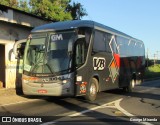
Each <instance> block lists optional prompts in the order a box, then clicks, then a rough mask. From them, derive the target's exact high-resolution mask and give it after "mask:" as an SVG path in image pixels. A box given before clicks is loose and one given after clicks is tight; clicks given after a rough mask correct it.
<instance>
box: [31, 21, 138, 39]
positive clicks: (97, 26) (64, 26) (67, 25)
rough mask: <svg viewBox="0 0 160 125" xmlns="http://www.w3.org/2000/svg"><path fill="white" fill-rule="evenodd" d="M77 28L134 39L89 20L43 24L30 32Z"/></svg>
mask: <svg viewBox="0 0 160 125" xmlns="http://www.w3.org/2000/svg"><path fill="white" fill-rule="evenodd" d="M79 27H90V28H95V29H98V30H100V31H106V32H109V33H112V34H115V35H119V36H123V37H127V38H129V39H134V40H138V39H135V38H133V37H131V36H129V35H127V34H125V33H123V32H120V31H118V30H115V29H113V28H111V27H108V26H105V25H103V24H100V23H97V22H95V21H91V20H73V21H64V22H55V23H50V24H45V25H42V26H38V27H36V28H34V29H33V30H32V31H31V32H32V33H33V32H45V31H58V30H68V29H75V28H79ZM138 41H141V40H138Z"/></svg>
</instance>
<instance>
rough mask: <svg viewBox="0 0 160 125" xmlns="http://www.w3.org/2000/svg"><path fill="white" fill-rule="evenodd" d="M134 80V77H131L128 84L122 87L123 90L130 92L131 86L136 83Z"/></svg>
mask: <svg viewBox="0 0 160 125" xmlns="http://www.w3.org/2000/svg"><path fill="white" fill-rule="evenodd" d="M135 81H136V80H135V79H131V80H130V82H129V85H128V86H126V87H123V90H124V91H126V92H132V91H133V88H134V87H135V85H136V83H135Z"/></svg>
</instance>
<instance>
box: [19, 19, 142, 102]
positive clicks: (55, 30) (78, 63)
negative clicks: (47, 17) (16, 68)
mask: <svg viewBox="0 0 160 125" xmlns="http://www.w3.org/2000/svg"><path fill="white" fill-rule="evenodd" d="M144 70H145V49H144V43H143V42H142V41H141V40H138V39H135V38H133V37H131V36H129V35H127V34H125V33H122V32H120V31H118V30H115V29H113V28H110V27H108V26H105V25H102V24H100V23H97V22H94V21H90V20H74V21H64V22H55V23H50V24H45V25H42V26H39V27H36V28H34V29H33V30H32V31H31V34H30V35H29V37H28V39H27V42H26V45H25V50H24V56H23V74H22V89H23V93H24V94H25V95H43V96H85V97H86V99H87V100H90V101H94V100H95V99H96V96H97V93H98V92H101V91H105V90H109V89H115V88H123V90H125V91H127V92H131V91H132V89H133V88H134V87H135V85H136V84H140V83H142V82H143V76H144Z"/></svg>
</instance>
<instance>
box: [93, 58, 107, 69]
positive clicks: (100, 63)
mask: <svg viewBox="0 0 160 125" xmlns="http://www.w3.org/2000/svg"><path fill="white" fill-rule="evenodd" d="M105 64H106V60H105V58H102V57H94V58H93V68H94V70H103V69H104V68H105Z"/></svg>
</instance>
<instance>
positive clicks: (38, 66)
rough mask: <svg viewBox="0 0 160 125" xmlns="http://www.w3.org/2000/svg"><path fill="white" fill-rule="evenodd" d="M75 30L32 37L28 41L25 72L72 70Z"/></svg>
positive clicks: (39, 72) (35, 73) (54, 73)
mask: <svg viewBox="0 0 160 125" xmlns="http://www.w3.org/2000/svg"><path fill="white" fill-rule="evenodd" d="M73 36H75V33H74V32H58V33H51V34H48V37H42V35H41V37H38V36H36V37H35V38H34V37H32V38H31V39H30V40H29V41H27V46H26V49H25V55H24V56H25V57H24V74H25V73H27V74H28V73H29V74H32V75H36V76H38V75H41V74H52V75H57V73H58V74H64V73H68V72H69V71H70V70H71V66H72V65H71V63H72V60H71V55H72V54H71V53H72V48H73V42H74V41H75V40H74V39H75V37H73Z"/></svg>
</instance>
